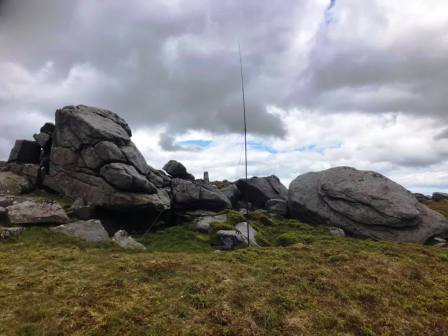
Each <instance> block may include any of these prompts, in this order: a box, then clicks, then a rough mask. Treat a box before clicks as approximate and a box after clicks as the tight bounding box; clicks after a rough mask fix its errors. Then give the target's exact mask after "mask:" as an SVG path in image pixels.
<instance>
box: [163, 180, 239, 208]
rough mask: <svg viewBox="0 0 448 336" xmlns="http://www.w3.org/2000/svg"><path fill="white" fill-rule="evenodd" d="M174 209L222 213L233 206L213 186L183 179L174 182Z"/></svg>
mask: <svg viewBox="0 0 448 336" xmlns="http://www.w3.org/2000/svg"><path fill="white" fill-rule="evenodd" d="M172 192H173V203H174V207H175V208H176V209H178V210H197V209H203V210H211V211H220V210H224V209H228V208H230V207H231V206H232V204H231V203H230V201H229V199H228V198H227V197H226V196H225V195H224V194H223V193H222V192H221V191H219V189H218V188H216V187H215V186H213V185H211V184H201V183H199V182H192V181H187V180H182V179H177V178H176V179H173V180H172Z"/></svg>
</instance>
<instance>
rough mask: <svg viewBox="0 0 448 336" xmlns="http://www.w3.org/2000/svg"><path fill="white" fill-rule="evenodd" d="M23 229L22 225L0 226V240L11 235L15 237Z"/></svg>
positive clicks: (6, 238)
mask: <svg viewBox="0 0 448 336" xmlns="http://www.w3.org/2000/svg"><path fill="white" fill-rule="evenodd" d="M24 231H25V228H24V227H21V226H15V227H0V241H2V240H8V239H11V238H13V237H17V236H18V235H20V234H21V233H22V232H24Z"/></svg>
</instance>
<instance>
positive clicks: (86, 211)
mask: <svg viewBox="0 0 448 336" xmlns="http://www.w3.org/2000/svg"><path fill="white" fill-rule="evenodd" d="M70 215H71V216H74V217H76V218H78V219H81V220H88V219H92V218H93V216H94V215H95V206H93V205H92V204H88V203H87V202H85V201H84V200H83V199H82V198H77V199H76V200H75V201H74V202H73V204H72V206H71V207H70Z"/></svg>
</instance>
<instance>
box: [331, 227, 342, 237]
mask: <svg viewBox="0 0 448 336" xmlns="http://www.w3.org/2000/svg"><path fill="white" fill-rule="evenodd" d="M328 231H330V234H331V235H333V236H335V237H345V231H344V230H342V229H341V228H338V227H335V226H331V227H329V228H328Z"/></svg>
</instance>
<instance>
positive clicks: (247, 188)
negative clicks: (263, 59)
mask: <svg viewBox="0 0 448 336" xmlns="http://www.w3.org/2000/svg"><path fill="white" fill-rule="evenodd" d="M238 54H239V56H240V73H241V93H242V95H243V120H244V166H245V173H246V190H245V191H246V192H245V194H246V195H245V196H246V214H247V215H249V185H248V180H247V122H246V97H245V95H244V74H243V58H242V57H241V46H240V44H239V43H238ZM248 220H249V218H248V216H247V218H246V229H247V246H250V237H249V222H248Z"/></svg>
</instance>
